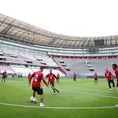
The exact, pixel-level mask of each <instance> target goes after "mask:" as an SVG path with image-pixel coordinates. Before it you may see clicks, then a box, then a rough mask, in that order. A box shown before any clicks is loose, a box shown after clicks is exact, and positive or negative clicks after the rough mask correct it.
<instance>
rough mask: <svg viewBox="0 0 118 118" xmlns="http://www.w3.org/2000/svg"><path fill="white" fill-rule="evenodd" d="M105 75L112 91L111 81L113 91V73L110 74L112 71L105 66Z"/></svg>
mask: <svg viewBox="0 0 118 118" xmlns="http://www.w3.org/2000/svg"><path fill="white" fill-rule="evenodd" d="M105 77H106V78H107V80H108V85H109V88H110V91H112V88H111V83H112V85H113V90H114V91H115V83H114V80H113V75H112V73H111V72H110V71H109V70H108V68H106V72H105Z"/></svg>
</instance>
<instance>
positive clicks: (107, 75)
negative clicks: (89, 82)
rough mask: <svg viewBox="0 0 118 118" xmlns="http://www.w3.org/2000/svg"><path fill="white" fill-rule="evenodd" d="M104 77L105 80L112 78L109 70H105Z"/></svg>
mask: <svg viewBox="0 0 118 118" xmlns="http://www.w3.org/2000/svg"><path fill="white" fill-rule="evenodd" d="M105 77H106V78H107V80H112V79H113V75H112V73H111V72H110V71H106V72H105Z"/></svg>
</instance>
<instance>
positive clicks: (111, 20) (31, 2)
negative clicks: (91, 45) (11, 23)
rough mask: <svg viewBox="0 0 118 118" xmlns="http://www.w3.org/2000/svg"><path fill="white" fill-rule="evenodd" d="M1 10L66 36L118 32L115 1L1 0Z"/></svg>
mask: <svg viewBox="0 0 118 118" xmlns="http://www.w3.org/2000/svg"><path fill="white" fill-rule="evenodd" d="M0 13H1V14H4V15H7V16H10V17H13V18H16V19H18V20H21V21H24V22H26V23H30V24H31V25H34V26H37V27H39V28H43V29H45V30H48V31H51V32H55V33H59V34H64V35H69V36H89V37H91V36H109V35H117V34H118V0H0Z"/></svg>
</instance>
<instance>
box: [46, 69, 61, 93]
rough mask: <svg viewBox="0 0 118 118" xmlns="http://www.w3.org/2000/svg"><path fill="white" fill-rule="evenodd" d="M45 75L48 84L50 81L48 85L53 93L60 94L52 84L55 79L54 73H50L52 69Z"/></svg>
mask: <svg viewBox="0 0 118 118" xmlns="http://www.w3.org/2000/svg"><path fill="white" fill-rule="evenodd" d="M46 77H47V78H48V85H49V83H50V87H51V88H52V90H53V92H54V94H56V92H58V93H59V94H60V92H59V90H57V89H56V88H55V86H54V83H55V79H56V80H57V77H56V75H55V74H53V73H52V70H50V73H49V74H48V75H46ZM57 82H58V80H57Z"/></svg>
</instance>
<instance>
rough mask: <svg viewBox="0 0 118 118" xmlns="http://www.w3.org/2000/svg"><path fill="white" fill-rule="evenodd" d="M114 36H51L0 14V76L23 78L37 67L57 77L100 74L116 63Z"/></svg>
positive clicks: (116, 53)
mask: <svg viewBox="0 0 118 118" xmlns="http://www.w3.org/2000/svg"><path fill="white" fill-rule="evenodd" d="M117 46H118V35H115V36H103V37H74V36H66V35H61V34H56V33H52V32H49V31H46V30H43V29H41V28H38V27H35V26H32V25H30V24H27V23H24V22H22V21H19V20H17V19H14V18H11V17H8V16H5V15H3V14H0V73H2V72H3V71H4V70H7V72H8V73H9V74H16V75H18V74H21V75H23V76H26V75H27V74H28V73H29V72H31V73H32V72H33V71H35V70H37V69H38V68H39V66H42V65H43V66H44V65H45V66H46V68H47V70H46V71H45V74H46V73H48V70H49V69H53V70H54V72H55V73H58V72H59V73H60V75H61V76H63V77H64V76H67V77H72V74H73V73H74V72H76V73H77V75H78V76H79V77H82V76H86V77H87V76H92V75H93V74H94V73H95V72H97V73H98V74H99V75H100V76H103V75H104V71H105V68H106V67H108V68H110V69H111V64H112V63H117V58H118V47H117Z"/></svg>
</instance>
